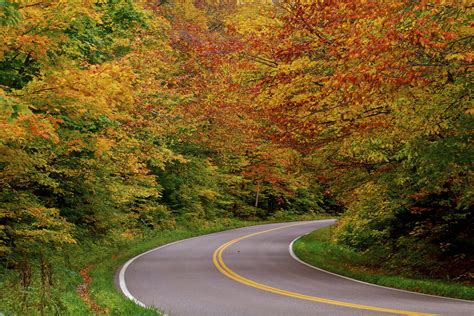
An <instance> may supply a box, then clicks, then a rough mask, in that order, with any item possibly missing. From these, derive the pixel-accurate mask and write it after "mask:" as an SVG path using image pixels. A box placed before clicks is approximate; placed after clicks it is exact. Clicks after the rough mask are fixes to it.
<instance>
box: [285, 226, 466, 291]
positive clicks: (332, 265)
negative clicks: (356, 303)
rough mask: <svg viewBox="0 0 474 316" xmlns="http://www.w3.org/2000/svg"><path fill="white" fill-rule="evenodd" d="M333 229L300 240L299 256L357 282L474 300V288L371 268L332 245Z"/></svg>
mask: <svg viewBox="0 0 474 316" xmlns="http://www.w3.org/2000/svg"><path fill="white" fill-rule="evenodd" d="M330 235H331V227H326V228H323V229H318V230H316V231H314V232H312V233H311V234H309V235H306V236H303V237H301V238H300V239H298V240H297V241H296V242H295V243H294V246H293V250H294V252H295V254H296V255H297V256H298V257H299V258H300V259H301V260H303V261H305V262H307V263H309V264H311V265H313V266H316V267H318V268H321V269H324V270H327V271H330V272H334V273H337V274H340V275H344V276H347V277H351V278H354V279H357V280H361V281H365V282H369V283H374V284H378V285H382V286H388V287H393V288H397V289H402V290H408V291H414V292H420V293H425V294H433V295H440V296H447V297H453V298H460V299H466V300H474V287H472V286H469V285H464V284H459V283H455V282H448V281H444V280H434V279H424V278H420V279H413V278H408V277H403V276H398V275H393V273H390V271H387V270H383V269H382V268H380V267H374V265H373V264H370V258H365V257H364V256H363V255H361V254H359V253H356V252H354V251H352V250H351V249H349V248H347V247H343V246H340V245H335V244H333V243H331V242H330Z"/></svg>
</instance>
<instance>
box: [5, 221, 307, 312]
mask: <svg viewBox="0 0 474 316" xmlns="http://www.w3.org/2000/svg"><path fill="white" fill-rule="evenodd" d="M311 221H313V220H308V221H298V220H296V221H289V222H276V223H258V224H255V225H249V226H242V227H235V228H231V229H226V230H221V231H216V232H213V233H208V234H203V235H197V236H194V237H189V238H185V239H181V240H176V241H173V242H171V243H168V244H165V245H161V246H158V247H155V248H152V249H150V250H148V251H145V252H143V253H141V254H138V255H136V256H135V257H132V258H130V259H129V260H127V261H126V262H125V263H124V264H123V265H122V266H120V267H119V268H118V269H117V270H116V271H117V272H116V273H115V278H116V279H115V280H116V287H118V289H119V290H120V291H122V293H123V295H124V296H125V297H126V298H128V299H129V300H131V301H133V302H134V303H135V304H137V305H139V306H141V307H144V308H154V307H153V306H149V305H146V304H145V303H143V302H142V301H140V300H139V299H137V298H136V297H135V296H133V295H132V293H130V291H129V290H128V287H127V282H126V281H125V273H126V272H127V268H128V267H129V266H130V265H131V264H132V263H133V262H134V261H135V260H136V259H138V258H140V257H142V256H144V255H147V254H149V253H151V252H153V251H157V250H160V249H162V248H165V247H168V246H172V245H175V244H178V243H181V242H184V241H188V240H192V239H195V238H199V237H202V236H207V235H214V234H219V233H224V232H229V231H233V230H238V229H242V228H246V227H255V226H263V225H272V224H284V223H297V222H311ZM164 315H166V314H164ZM0 316H1V315H0Z"/></svg>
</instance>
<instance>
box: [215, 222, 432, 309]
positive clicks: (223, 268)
mask: <svg viewBox="0 0 474 316" xmlns="http://www.w3.org/2000/svg"><path fill="white" fill-rule="evenodd" d="M303 224H305V223H299V224H292V225H287V226H283V227H278V228H272V229H268V230H264V231H261V232H256V233H252V234H248V235H245V236H242V237H238V238H235V239H232V240H231V241H229V242H226V243H225V244H223V245H221V246H220V247H219V248H217V249H216V251H214V254H213V256H212V261H213V262H214V265H215V266H216V267H217V269H218V270H219V271H220V272H221V273H222V274H224V275H225V276H227V277H228V278H230V279H232V280H235V281H237V282H239V283H242V284H245V285H248V286H251V287H253V288H256V289H260V290H262V291H267V292H271V293H275V294H279V295H283V296H289V297H294V298H298V299H302V300H307V301H312V302H318V303H324V304H331V305H337V306H343V307H350V308H357V309H363V310H369V311H375V312H383V313H390V314H399V315H408V316H434V315H435V314H425V313H417V312H411V311H404V310H396V309H389V308H382V307H376V306H369V305H361V304H354V303H349V302H343V301H336V300H331V299H327V298H322V297H317V296H310V295H305V294H301V293H296V292H291V291H286V290H283V289H279V288H276V287H272V286H269V285H265V284H262V283H258V282H255V281H252V280H250V279H247V278H245V277H243V276H241V275H239V274H237V273H236V272H235V271H233V270H231V269H230V268H229V267H228V266H227V265H226V264H225V262H224V260H223V259H222V254H223V253H224V250H226V249H227V248H228V247H230V246H231V245H233V244H235V243H237V242H239V241H241V240H244V239H247V238H250V237H253V236H257V235H260V234H264V233H268V232H271V231H275V230H279V229H284V228H289V227H293V226H297V225H303Z"/></svg>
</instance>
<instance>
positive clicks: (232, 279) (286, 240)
mask: <svg viewBox="0 0 474 316" xmlns="http://www.w3.org/2000/svg"><path fill="white" fill-rule="evenodd" d="M333 222H334V221H333V220H319V221H310V222H295V223H279V224H267V225H258V226H252V227H245V228H240V229H235V230H230V231H225V232H220V233H215V234H210V235H205V236H200V237H195V238H191V239H187V240H184V241H181V242H177V243H173V244H170V245H166V246H164V247H160V248H157V249H155V250H151V251H149V252H147V253H145V254H142V255H140V256H138V257H135V258H133V259H131V260H130V261H128V262H127V263H126V264H125V265H124V267H122V268H121V269H120V270H119V273H118V274H117V277H116V284H117V287H119V289H120V290H121V291H122V292H123V293H124V294H125V295H127V296H128V297H129V298H133V299H134V300H135V301H136V302H137V303H139V304H143V305H146V306H154V307H156V308H158V309H159V310H162V311H164V312H165V313H166V314H168V315H175V316H187V315H193V316H199V315H206V316H211V315H219V316H224V315H229V316H230V315H258V316H266V315H268V316H279V315H285V316H287V315H312V316H313V315H395V314H399V315H400V314H401V315H413V316H414V315H433V314H435V315H436V314H437V315H466V316H467V315H469V316H471V315H474V303H473V302H467V301H461V300H453V299H445V298H440V297H433V296H426V295H420V294H415V293H408V292H402V291H397V290H392V289H388V288H381V287H376V286H372V285H368V284H362V283H358V282H355V281H351V280H348V279H344V278H341V277H338V276H335V275H332V274H328V273H326V272H323V271H319V270H316V269H312V268H311V267H308V266H306V265H304V264H302V263H300V262H298V261H296V260H295V259H293V258H292V257H291V256H290V253H289V251H288V246H289V244H290V243H291V242H292V241H293V240H294V239H295V238H297V237H298V236H300V235H303V234H306V233H309V232H311V231H313V230H314V229H317V228H322V227H324V226H328V225H330V224H332V223H333Z"/></svg>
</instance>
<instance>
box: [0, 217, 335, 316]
mask: <svg viewBox="0 0 474 316" xmlns="http://www.w3.org/2000/svg"><path fill="white" fill-rule="evenodd" d="M323 218H328V217H327V216H308V217H299V216H294V217H274V218H271V219H269V220H266V221H242V220H237V219H218V220H215V221H201V222H199V223H198V222H193V223H183V224H181V225H178V226H177V228H176V229H173V230H164V231H151V230H150V231H145V232H144V233H143V235H142V236H140V237H136V238H133V239H126V238H123V239H120V240H117V239H110V240H101V241H100V242H93V241H89V242H87V243H81V244H80V245H73V246H72V247H69V248H68V249H67V250H62V251H60V250H58V252H57V253H52V254H49V256H48V258H50V262H51V265H52V267H53V270H54V273H53V276H54V277H53V281H52V286H51V288H50V289H47V290H46V291H45V290H44V289H40V283H39V281H38V279H40V277H39V271H38V269H37V268H36V267H32V276H31V279H32V283H31V285H30V286H29V287H28V288H27V290H26V292H25V289H24V288H22V287H21V286H20V283H21V282H20V281H19V275H18V274H16V273H13V271H9V272H8V271H5V272H4V273H3V274H0V315H1V313H3V314H5V315H41V314H43V315H102V314H108V315H159V312H158V311H156V310H152V309H145V308H142V307H140V306H138V305H136V304H135V303H133V302H132V301H130V300H128V299H127V298H125V297H124V296H123V295H122V294H121V293H120V292H119V291H118V290H117V289H116V288H115V285H114V275H115V272H116V271H117V269H118V268H119V267H120V266H121V265H122V264H123V263H125V262H126V261H127V260H128V259H130V258H132V257H134V256H136V255H138V254H140V253H142V252H145V251H147V250H149V249H152V248H155V247H158V246H161V245H164V244H167V243H170V242H173V241H177V240H182V239H186V238H190V237H194V236H199V235H204V234H209V233H213V232H218V231H224V230H229V229H233V228H238V227H245V226H252V225H259V224H267V223H272V222H285V221H295V220H313V219H323ZM41 293H43V294H41ZM44 293H46V294H44ZM41 310H42V311H43V313H41Z"/></svg>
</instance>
